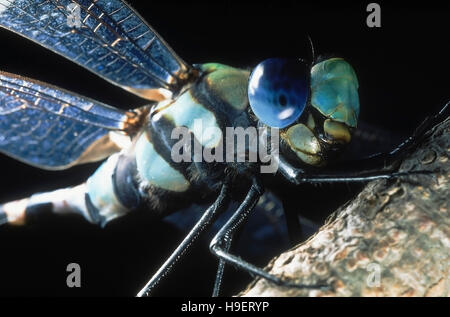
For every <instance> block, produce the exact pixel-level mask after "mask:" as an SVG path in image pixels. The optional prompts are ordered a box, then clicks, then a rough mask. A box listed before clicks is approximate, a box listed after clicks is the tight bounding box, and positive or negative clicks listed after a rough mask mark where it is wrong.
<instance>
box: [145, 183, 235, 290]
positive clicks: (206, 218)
mask: <svg viewBox="0 0 450 317" xmlns="http://www.w3.org/2000/svg"><path fill="white" fill-rule="evenodd" d="M228 202H229V197H228V185H227V184H226V183H225V184H224V185H222V189H221V191H220V194H219V196H218V197H217V198H216V201H215V202H214V203H213V204H212V205H211V206H210V207H209V208H208V209H207V210H206V211H205V213H204V214H203V216H202V217H201V218H200V220H199V221H198V222H197V223H196V224H195V226H194V228H192V230H191V231H190V232H189V234H188V235H187V236H186V237H185V238H184V240H183V241H182V242H181V243H180V244H179V245H178V247H177V248H176V249H175V251H174V252H173V253H172V254H171V255H170V257H169V258H168V259H167V260H166V261H165V262H164V264H163V265H162V266H161V267H160V268H159V269H158V271H157V272H156V273H155V274H154V275H153V276H152V278H151V279H150V281H148V283H147V284H146V285H145V286H144V287H143V288H142V290H141V291H140V292H139V293H138V294H137V296H138V297H143V296H148V295H149V293H150V292H151V291H152V289H153V288H154V287H155V286H156V285H157V284H158V283H159V282H160V280H161V279H162V278H163V277H164V276H166V275H167V273H169V271H170V270H171V269H172V267H173V266H174V265H175V263H176V262H177V261H178V260H179V259H180V257H181V256H182V255H183V254H184V253H185V252H186V250H187V249H188V248H189V247H190V246H191V245H192V243H193V242H194V241H195V240H196V239H197V238H198V236H199V235H200V234H201V233H202V232H203V230H204V229H206V228H207V226H208V225H209V224H210V223H211V221H212V220H213V218H214V216H215V215H217V214H219V213H221V212H222V211H224V210H225V208H226V207H227V205H228Z"/></svg>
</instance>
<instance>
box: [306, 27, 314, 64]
mask: <svg viewBox="0 0 450 317" xmlns="http://www.w3.org/2000/svg"><path fill="white" fill-rule="evenodd" d="M306 36H307V37H308V40H309V46H310V47H311V55H312V61H311V66H312V65H313V64H314V61H315V60H316V52H315V50H314V43H313V41H312V39H311V37H310V36H309V34H307V35H306Z"/></svg>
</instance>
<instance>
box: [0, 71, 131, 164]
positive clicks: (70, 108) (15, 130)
mask: <svg viewBox="0 0 450 317" xmlns="http://www.w3.org/2000/svg"><path fill="white" fill-rule="evenodd" d="M133 115H134V114H133V113H129V112H125V111H121V110H118V109H115V108H112V107H109V106H107V105H104V104H102V103H99V102H96V101H93V100H90V99H87V98H83V97H81V96H78V95H75V94H72V93H69V92H67V91H64V90H62V89H58V88H56V87H53V86H50V85H48V84H44V83H41V82H38V81H34V80H31V79H27V78H23V77H19V76H16V75H13V74H9V73H5V72H0V152H3V153H5V154H7V155H9V156H12V157H14V158H16V159H18V160H21V161H23V162H25V163H28V164H31V165H35V166H38V167H40V168H45V169H63V168H68V167H70V166H72V165H75V164H79V163H84V162H89V161H95V160H99V159H102V158H104V157H106V156H108V155H110V154H111V153H112V152H115V151H117V150H119V148H118V147H117V146H116V145H115V144H114V143H112V142H111V140H110V132H112V131H115V132H117V133H118V134H119V133H120V134H126V133H127V132H128V131H131V130H135V129H136V128H137V127H133V126H131V125H132V124H133V123H134V124H138V122H137V121H136V120H135V118H133Z"/></svg>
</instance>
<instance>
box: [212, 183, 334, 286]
mask: <svg viewBox="0 0 450 317" xmlns="http://www.w3.org/2000/svg"><path fill="white" fill-rule="evenodd" d="M261 195H262V188H261V186H260V185H259V184H258V182H256V181H254V182H253V185H252V187H251V188H250V190H249V192H248V193H247V196H246V197H245V199H244V201H243V202H242V203H241V205H240V206H239V207H238V209H237V210H236V211H235V212H234V214H233V215H232V216H231V218H230V219H229V220H228V221H227V222H226V224H225V225H224V226H223V227H222V228H221V229H220V230H219V232H218V233H217V234H216V236H215V237H214V239H213V240H212V241H211V244H210V250H211V252H212V253H213V254H214V255H216V256H217V257H218V258H219V259H221V260H223V261H224V262H226V263H227V264H231V265H233V266H235V267H237V268H240V269H242V270H244V271H246V272H248V273H249V274H251V275H256V276H259V277H262V278H264V279H266V280H268V281H270V282H272V283H275V284H276V285H280V286H288V287H297V288H309V289H317V288H329V286H327V285H320V284H317V285H305V284H298V283H295V282H292V281H286V280H284V279H282V278H280V277H278V276H275V275H273V274H270V273H268V272H266V271H264V270H263V269H261V268H259V267H257V266H255V265H253V264H251V263H248V262H246V261H244V260H243V259H241V258H239V257H238V256H236V255H233V254H231V253H229V251H228V246H229V244H230V243H231V242H229V241H230V239H232V237H233V234H234V232H235V231H236V230H237V229H238V228H239V226H240V225H241V224H242V223H243V222H244V220H245V219H246V218H247V216H248V214H249V213H250V212H251V211H252V210H253V209H254V207H255V205H256V203H257V202H258V199H259V197H260V196H261ZM218 292H219V291H218V290H214V293H217V294H218Z"/></svg>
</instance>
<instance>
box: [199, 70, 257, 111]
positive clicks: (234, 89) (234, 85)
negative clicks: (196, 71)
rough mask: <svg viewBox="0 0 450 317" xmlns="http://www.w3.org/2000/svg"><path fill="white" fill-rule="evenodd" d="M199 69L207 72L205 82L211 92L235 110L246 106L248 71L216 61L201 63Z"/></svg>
mask: <svg viewBox="0 0 450 317" xmlns="http://www.w3.org/2000/svg"><path fill="white" fill-rule="evenodd" d="M201 69H202V70H203V71H205V72H208V73H209V74H208V75H206V82H207V83H208V86H209V88H210V90H211V91H212V92H213V93H215V94H217V95H218V96H219V97H220V98H221V99H222V100H224V101H225V102H227V103H228V104H230V105H231V106H232V107H233V108H235V109H236V110H240V111H242V110H244V109H245V108H246V107H247V106H248V99H247V86H248V77H249V76H250V72H248V71H245V70H242V69H238V68H234V67H230V66H226V65H223V64H218V63H208V64H203V65H201Z"/></svg>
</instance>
